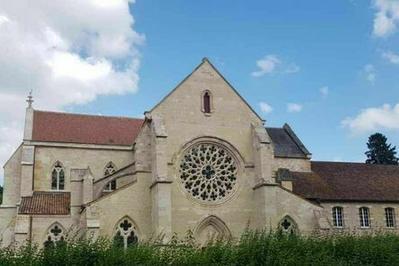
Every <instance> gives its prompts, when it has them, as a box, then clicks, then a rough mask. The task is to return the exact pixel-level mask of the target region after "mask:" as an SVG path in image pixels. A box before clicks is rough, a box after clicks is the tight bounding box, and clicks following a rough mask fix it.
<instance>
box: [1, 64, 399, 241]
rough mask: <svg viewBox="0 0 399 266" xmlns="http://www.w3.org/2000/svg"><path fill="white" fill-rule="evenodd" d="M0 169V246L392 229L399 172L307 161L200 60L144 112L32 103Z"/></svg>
mask: <svg viewBox="0 0 399 266" xmlns="http://www.w3.org/2000/svg"><path fill="white" fill-rule="evenodd" d="M28 102H29V106H28V107H27V109H26V119H25V130H24V139H23V141H22V143H21V145H20V146H19V148H18V149H17V150H16V151H15V152H14V154H13V155H12V156H11V157H10V159H9V160H8V162H7V163H6V164H5V166H4V170H5V173H4V175H5V176H4V199H3V204H2V205H1V206H0V236H1V239H2V241H1V243H2V245H3V246H7V245H9V244H11V243H22V242H24V241H26V240H30V241H33V242H36V243H39V244H48V243H52V242H57V241H59V240H62V239H65V237H66V235H67V234H68V233H69V234H71V231H73V230H77V231H79V230H80V231H81V232H84V233H85V234H86V235H88V236H90V237H92V238H96V237H98V236H108V237H112V238H113V239H115V240H116V241H120V243H121V245H124V246H127V245H130V244H132V243H136V242H137V241H140V240H146V239H149V238H153V237H154V236H163V239H164V241H167V240H168V239H170V237H171V236H172V234H173V233H177V234H178V235H180V236H183V235H185V234H186V232H187V231H188V230H191V231H192V232H193V233H194V236H195V237H196V238H197V239H198V240H199V241H206V239H208V238H209V237H217V238H228V237H238V236H240V234H241V233H242V232H243V231H244V230H245V229H247V228H250V229H262V228H266V229H273V230H277V229H280V230H283V231H285V232H295V233H303V234H310V233H313V232H322V233H324V232H327V233H329V232H333V233H334V232H337V231H338V232H341V231H357V232H373V231H375V230H378V231H381V230H386V231H390V232H397V231H398V228H397V224H396V221H397V216H396V212H397V208H398V206H399V205H398V202H399V168H398V167H396V166H379V165H365V164H361V163H336V162H314V161H311V154H310V152H309V151H308V150H307V149H306V148H305V146H304V145H303V143H302V142H301V141H300V139H299V138H298V137H297V136H296V134H295V133H294V132H293V130H292V129H291V128H290V126H289V125H287V124H285V125H284V126H283V127H281V128H269V127H265V123H264V121H263V120H262V119H261V118H260V117H259V115H258V114H257V113H256V112H255V111H254V110H253V109H252V108H251V106H249V105H248V103H247V102H246V101H245V100H244V99H243V98H242V97H241V96H240V95H239V94H238V93H237V91H236V90H235V89H234V88H233V87H232V86H231V85H230V84H229V83H228V81H227V80H226V79H225V78H224V77H223V76H222V75H221V74H220V73H219V72H218V71H217V70H216V69H215V67H214V66H213V65H212V64H211V63H210V62H209V61H208V60H207V59H204V60H203V61H202V62H201V64H200V65H199V66H198V67H196V68H195V70H194V71H193V72H192V73H191V74H190V75H189V76H187V77H186V78H185V79H184V80H183V81H182V82H181V83H180V84H179V85H178V86H177V87H176V88H175V89H174V90H173V91H171V92H170V93H169V94H168V95H167V96H166V97H165V98H164V99H163V100H162V101H161V102H160V103H158V104H157V105H156V106H155V107H154V108H153V109H151V110H150V111H148V112H145V117H144V118H143V119H136V118H123V117H107V116H92V115H81V114H69V113H57V112H47V111H38V110H34V109H33V107H32V101H31V99H29V101H28Z"/></svg>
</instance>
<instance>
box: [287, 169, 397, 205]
mask: <svg viewBox="0 0 399 266" xmlns="http://www.w3.org/2000/svg"><path fill="white" fill-rule="evenodd" d="M311 168H312V172H311V173H300V172H293V176H294V181H293V192H294V193H296V194H298V195H300V196H302V197H304V198H307V199H316V200H320V201H386V202H399V166H394V165H371V164H365V163H340V162H311Z"/></svg>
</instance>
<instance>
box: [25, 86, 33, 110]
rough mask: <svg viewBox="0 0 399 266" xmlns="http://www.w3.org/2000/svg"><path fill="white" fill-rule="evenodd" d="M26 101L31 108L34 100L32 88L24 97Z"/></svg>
mask: <svg viewBox="0 0 399 266" xmlns="http://www.w3.org/2000/svg"><path fill="white" fill-rule="evenodd" d="M26 102H27V103H28V108H31V107H32V103H33V102H34V101H33V96H32V90H31V91H30V92H29V95H28V97H27V99H26Z"/></svg>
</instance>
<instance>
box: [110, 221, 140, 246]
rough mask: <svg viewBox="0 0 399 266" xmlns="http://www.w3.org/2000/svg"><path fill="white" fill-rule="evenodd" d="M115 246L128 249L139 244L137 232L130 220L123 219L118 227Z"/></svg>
mask: <svg viewBox="0 0 399 266" xmlns="http://www.w3.org/2000/svg"><path fill="white" fill-rule="evenodd" d="M115 231H116V232H115V235H114V245H115V246H118V247H123V248H127V247H129V246H133V245H135V244H137V242H138V237H137V233H136V232H137V230H136V227H135V226H134V224H133V222H132V221H131V220H130V219H129V218H123V219H122V220H121V221H120V222H119V223H118V224H117V226H116V230H115Z"/></svg>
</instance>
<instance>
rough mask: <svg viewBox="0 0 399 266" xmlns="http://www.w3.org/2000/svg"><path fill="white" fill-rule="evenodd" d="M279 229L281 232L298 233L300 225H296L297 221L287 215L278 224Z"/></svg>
mask: <svg viewBox="0 0 399 266" xmlns="http://www.w3.org/2000/svg"><path fill="white" fill-rule="evenodd" d="M278 227H279V229H280V230H281V232H283V233H285V234H290V235H294V234H296V233H297V231H298V227H297V225H296V223H295V222H294V220H293V219H292V218H291V217H289V216H286V217H284V218H283V219H282V220H281V221H280V223H279V225H278Z"/></svg>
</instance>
